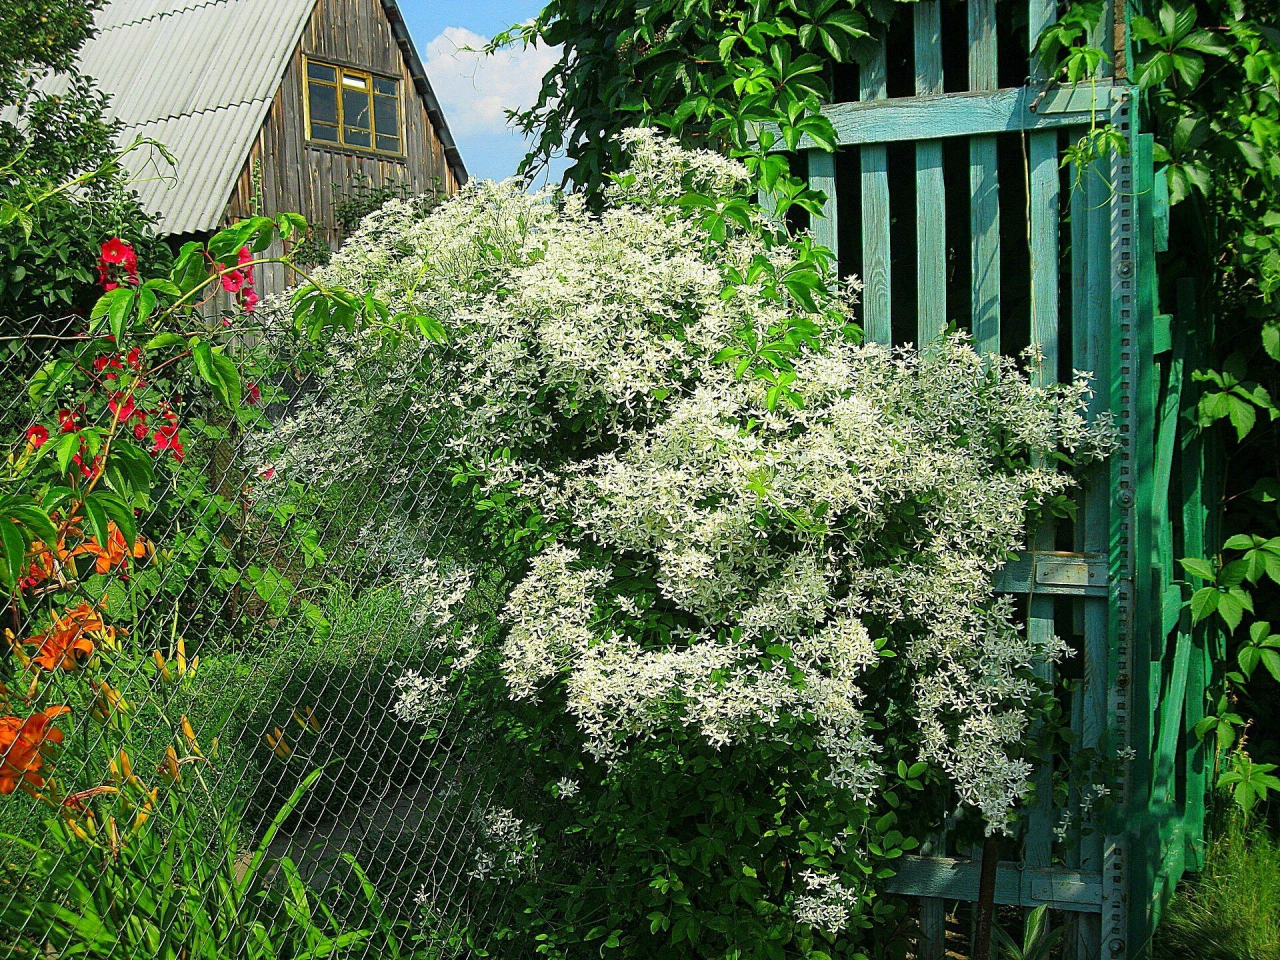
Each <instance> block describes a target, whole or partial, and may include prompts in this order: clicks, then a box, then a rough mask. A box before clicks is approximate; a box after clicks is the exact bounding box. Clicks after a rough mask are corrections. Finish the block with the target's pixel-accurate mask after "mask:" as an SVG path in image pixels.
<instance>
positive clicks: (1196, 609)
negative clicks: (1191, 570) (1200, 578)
mask: <svg viewBox="0 0 1280 960" xmlns="http://www.w3.org/2000/svg"><path fill="white" fill-rule="evenodd" d="M1222 596H1223V594H1222V593H1221V592H1220V591H1219V590H1218V588H1217V587H1202V588H1200V589H1199V590H1197V591H1196V592H1195V593H1193V594H1192V595H1191V619H1192V621H1193V622H1194V623H1200V622H1201V621H1203V620H1204V619H1205V618H1206V617H1208V616H1210V615H1211V614H1212V613H1213V612H1214V611H1215V610H1217V609H1218V603H1219V602H1220V600H1221V598H1222Z"/></svg>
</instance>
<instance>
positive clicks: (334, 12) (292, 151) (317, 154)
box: [226, 0, 458, 294]
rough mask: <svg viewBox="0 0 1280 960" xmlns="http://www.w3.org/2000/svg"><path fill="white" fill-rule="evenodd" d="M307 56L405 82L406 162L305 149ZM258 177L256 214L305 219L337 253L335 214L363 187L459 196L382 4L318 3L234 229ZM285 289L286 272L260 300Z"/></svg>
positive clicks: (256, 150) (230, 210)
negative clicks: (405, 188)
mask: <svg viewBox="0 0 1280 960" xmlns="http://www.w3.org/2000/svg"><path fill="white" fill-rule="evenodd" d="M304 56H309V57H313V58H315V59H317V60H326V61H329V62H333V63H338V64H344V65H347V66H352V67H357V68H360V69H363V70H369V71H371V72H374V73H382V74H386V75H388V76H395V77H399V78H400V102H401V111H402V115H403V124H404V132H405V139H404V145H405V156H404V158H402V159H400V158H393V157H384V156H375V155H371V154H361V153H357V152H354V151H351V150H347V149H344V148H337V147H329V146H321V145H317V144H313V143H308V142H307V131H306V115H305V112H304V106H303V97H304V87H303V75H304V68H303V57H304ZM255 169H260V170H261V199H262V209H261V210H260V211H256V212H261V213H265V214H267V215H275V214H277V213H281V212H283V211H286V210H288V211H295V212H298V213H301V214H302V215H303V216H305V217H306V218H307V220H308V221H309V222H310V223H312V224H313V225H315V226H316V227H317V229H318V230H319V231H320V234H321V236H322V237H323V238H324V239H325V240H326V241H328V242H329V243H330V245H331V246H333V245H336V243H337V242H338V241H339V240H340V236H339V231H338V229H337V224H336V222H335V220H334V208H335V206H336V205H337V204H338V203H340V202H341V201H342V200H343V199H344V198H345V197H347V196H348V195H349V194H350V192H351V189H352V187H353V186H354V185H355V184H356V183H358V182H361V180H363V181H364V182H366V183H369V184H371V185H373V186H382V185H385V184H389V183H402V184H408V185H409V187H411V188H412V190H413V192H414V193H428V192H432V191H441V190H443V191H444V192H445V193H446V194H449V195H451V194H454V193H456V192H457V191H458V182H457V180H456V178H455V177H454V175H453V173H452V171H450V169H449V165H448V163H447V162H446V160H445V155H444V146H443V144H441V142H440V139H439V138H438V137H437V135H436V133H435V131H434V129H433V127H432V124H431V120H430V118H429V117H428V115H427V110H426V106H425V105H424V104H423V102H422V99H421V97H419V96H418V94H417V92H416V91H415V90H414V85H413V77H412V76H411V75H410V73H409V68H408V65H407V64H406V63H405V61H404V57H403V56H402V55H401V53H400V49H399V47H397V45H396V41H395V38H394V36H393V35H392V32H391V24H390V22H389V21H388V20H387V18H386V15H385V14H384V12H383V9H382V4H381V3H380V2H379V0H318V2H317V3H316V9H315V12H314V13H313V14H312V16H311V22H310V23H309V24H308V25H307V27H306V29H305V31H304V32H303V35H302V39H301V41H300V42H299V44H298V47H297V49H295V50H294V53H293V56H292V58H291V59H290V61H289V66H288V68H287V70H286V72H285V75H284V80H283V82H282V83H281V84H280V89H279V90H278V91H277V92H276V96H275V99H274V100H273V101H272V104H271V108H270V110H269V111H268V113H267V119H266V122H265V123H264V124H263V126H262V130H261V131H260V132H259V134H258V138H257V139H256V140H255V141H254V145H253V149H252V151H251V152H250V154H249V158H248V160H247V161H246V162H245V166H244V169H243V170H242V171H241V174H240V177H239V179H238V181H237V183H236V187H235V190H234V192H233V193H232V196H231V200H230V203H229V204H228V206H227V213H226V221H227V222H228V223H231V222H234V221H235V220H238V219H241V218H243V217H247V216H252V215H253V214H254V213H255V210H254V197H255V194H256V193H257V189H258V188H257V185H256V184H255V182H254V181H255V173H254V171H255ZM286 285H288V284H287V282H286V278H285V277H284V275H283V270H282V269H280V268H271V269H269V270H267V271H266V276H264V277H262V278H261V279H260V280H259V284H258V286H259V292H260V293H266V294H269V293H276V292H279V291H280V290H282V289H284V287H285V286H286Z"/></svg>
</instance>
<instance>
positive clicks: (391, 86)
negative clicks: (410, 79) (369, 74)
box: [373, 77, 400, 97]
mask: <svg viewBox="0 0 1280 960" xmlns="http://www.w3.org/2000/svg"><path fill="white" fill-rule="evenodd" d="M399 86H400V84H399V83H397V82H396V81H395V80H384V79H383V78H382V77H374V78H373V92H374V93H380V94H383V95H384V96H388V97H394V96H395V95H396V94H397V93H399V92H400V91H399V89H398V88H399Z"/></svg>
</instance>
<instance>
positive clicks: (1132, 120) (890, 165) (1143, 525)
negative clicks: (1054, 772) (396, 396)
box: [807, 0, 1215, 960]
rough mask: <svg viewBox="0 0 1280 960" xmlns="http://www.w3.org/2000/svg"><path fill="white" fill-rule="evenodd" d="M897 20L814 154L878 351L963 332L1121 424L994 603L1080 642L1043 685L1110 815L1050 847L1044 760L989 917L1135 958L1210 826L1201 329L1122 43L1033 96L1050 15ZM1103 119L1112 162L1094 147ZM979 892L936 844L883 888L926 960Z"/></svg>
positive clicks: (1077, 807) (845, 78) (1106, 32)
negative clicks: (1170, 281) (1072, 78)
mask: <svg viewBox="0 0 1280 960" xmlns="http://www.w3.org/2000/svg"><path fill="white" fill-rule="evenodd" d="M1116 6H1117V7H1120V8H1121V9H1123V8H1124V7H1125V5H1124V4H1116ZM903 9H904V13H903V15H901V16H899V18H898V20H897V21H895V22H894V23H893V25H892V26H891V27H890V29H889V30H888V31H887V33H886V34H885V35H883V36H880V37H878V38H876V40H875V42H874V44H873V46H872V48H871V53H870V56H869V57H868V58H867V59H866V60H865V61H864V62H863V63H862V65H861V67H859V68H856V69H855V70H849V71H845V72H843V73H841V72H839V71H840V69H841V68H836V70H837V72H836V74H835V76H834V81H835V88H836V94H837V96H836V99H837V100H838V101H840V102H835V103H833V104H831V105H830V106H829V107H828V108H827V112H828V115H829V117H830V119H831V120H832V122H833V124H834V126H835V128H836V130H837V132H838V134H839V144H840V150H839V151H838V153H837V154H836V155H834V156H833V155H831V154H828V153H825V152H823V151H820V150H811V151H809V152H808V153H807V159H808V170H809V179H810V183H811V185H812V186H814V187H816V188H818V189H821V190H822V191H823V192H824V193H825V194H826V195H827V198H828V199H827V202H826V205H825V210H824V214H825V215H824V217H822V218H821V219H815V221H814V223H813V224H812V229H813V232H814V234H815V235H816V237H817V238H818V239H819V240H820V241H822V242H823V243H825V244H826V245H827V246H829V247H831V248H832V249H833V250H835V251H837V254H838V256H839V259H840V262H841V266H842V269H843V270H845V271H846V272H848V273H854V274H857V275H858V276H860V277H861V278H862V281H863V283H864V291H863V323H864V326H865V329H866V331H867V334H868V336H869V337H871V338H872V339H875V340H878V341H882V342H891V341H895V340H897V341H903V340H914V341H915V342H917V343H926V342H928V341H929V340H931V339H933V338H934V337H936V336H938V335H939V334H940V333H942V332H943V331H944V329H945V328H946V326H947V324H948V322H950V321H955V322H958V323H959V325H960V326H962V327H965V328H967V329H969V330H970V331H971V332H972V334H973V336H974V337H975V339H976V341H977V343H978V345H979V346H980V347H981V348H982V349H984V350H986V351H991V352H998V351H1001V350H1003V351H1004V352H1011V351H1016V350H1018V349H1019V348H1021V347H1024V346H1027V345H1032V344H1034V345H1035V346H1036V347H1037V348H1038V350H1039V351H1040V353H1041V354H1042V355H1043V357H1044V363H1043V364H1042V365H1041V366H1040V367H1039V371H1040V372H1039V373H1038V374H1037V375H1038V376H1039V377H1041V378H1051V377H1060V376H1071V371H1073V370H1082V371H1088V372H1090V373H1092V374H1093V376H1094V378H1095V389H1096V395H1095V398H1094V412H1095V414H1097V415H1099V416H1101V415H1104V414H1108V413H1109V414H1110V415H1111V416H1112V417H1114V419H1115V422H1116V425H1117V429H1118V434H1119V440H1120V446H1119V449H1118V450H1117V452H1116V453H1115V455H1114V456H1113V457H1112V458H1111V460H1110V461H1109V463H1108V464H1105V465H1103V466H1102V467H1100V468H1098V469H1097V470H1096V471H1095V472H1094V473H1093V474H1092V475H1091V476H1089V478H1088V479H1087V481H1086V489H1085V490H1084V494H1083V497H1082V502H1081V507H1080V512H1079V515H1078V517H1077V518H1076V520H1075V522H1074V523H1073V524H1071V525H1070V526H1069V527H1068V526H1067V525H1065V524H1064V525H1063V527H1062V528H1060V529H1057V530H1044V531H1040V532H1039V534H1038V535H1037V542H1036V543H1034V544H1029V545H1028V546H1029V549H1028V551H1027V552H1026V553H1024V554H1023V555H1022V556H1021V557H1020V558H1019V559H1018V560H1017V561H1016V562H1013V563H1011V564H1009V566H1008V567H1007V568H1006V570H1005V572H1004V575H1003V578H1002V582H1001V584H1000V586H1001V589H1002V590H1004V591H1006V592H1009V593H1014V594H1021V595H1023V596H1025V598H1026V599H1025V603H1026V614H1027V624H1028V629H1029V630H1031V631H1033V632H1036V633H1041V634H1047V633H1051V632H1055V631H1056V632H1057V634H1058V635H1059V636H1062V637H1064V638H1067V639H1070V641H1071V642H1072V644H1073V646H1074V647H1075V648H1076V656H1075V657H1073V658H1072V659H1071V660H1070V661H1069V662H1068V664H1067V665H1066V666H1065V667H1064V669H1063V676H1061V677H1058V678H1056V679H1057V681H1058V685H1059V690H1060V692H1061V694H1062V697H1063V700H1064V701H1065V702H1066V704H1067V706H1068V707H1069V710H1070V716H1071V724H1072V728H1073V731H1074V733H1075V735H1076V737H1077V738H1078V746H1077V748H1076V749H1089V750H1096V751H1100V752H1101V753H1102V754H1103V755H1105V756H1108V757H1111V758H1120V759H1121V763H1120V765H1119V766H1118V769H1121V770H1122V771H1123V773H1122V775H1121V778H1120V780H1119V782H1118V783H1117V782H1116V781H1114V780H1113V781H1112V783H1111V785H1110V786H1111V790H1112V794H1113V795H1112V796H1111V797H1110V798H1109V799H1110V801H1111V809H1110V811H1109V812H1107V813H1105V814H1103V815H1101V816H1085V817H1084V820H1085V822H1086V824H1087V826H1086V828H1085V829H1083V830H1075V829H1073V830H1072V834H1073V835H1070V836H1069V837H1068V839H1067V842H1064V841H1063V840H1062V838H1061V836H1060V835H1059V834H1057V833H1055V827H1057V826H1058V824H1059V823H1060V822H1061V818H1062V816H1063V814H1064V813H1071V812H1073V811H1074V812H1075V813H1079V812H1080V811H1081V810H1082V809H1087V808H1088V794H1089V793H1090V792H1091V790H1090V789H1089V788H1086V789H1085V791H1084V794H1083V795H1082V794H1081V793H1080V792H1076V793H1074V794H1073V795H1072V796H1071V797H1070V798H1068V799H1067V800H1065V802H1063V803H1059V804H1058V805H1055V804H1054V803H1053V801H1052V800H1051V799H1050V798H1049V797H1048V796H1047V794H1048V793H1049V792H1050V791H1049V790H1048V789H1047V784H1048V776H1049V768H1050V767H1051V766H1052V764H1054V763H1063V762H1065V761H1067V760H1068V759H1069V757H1065V756H1059V757H1056V758H1046V760H1045V765H1044V769H1043V770H1042V772H1041V774H1040V775H1039V778H1038V783H1039V784H1041V785H1043V786H1044V787H1045V789H1042V790H1040V791H1038V792H1039V794H1040V795H1041V799H1040V800H1039V801H1037V805H1036V806H1035V807H1034V808H1033V809H1032V810H1031V811H1030V814H1029V817H1028V824H1027V830H1026V833H1025V836H1024V837H1023V839H1022V842H1021V844H1020V848H1019V849H1017V851H1016V856H1017V859H1008V860H1003V861H1002V862H1001V864H1000V867H999V870H998V872H997V884H996V902H997V903H999V904H1006V905H1020V906H1023V907H1027V908H1030V907H1034V906H1037V905H1039V904H1048V905H1049V906H1050V908H1051V909H1052V910H1054V911H1055V914H1054V916H1055V918H1056V919H1055V920H1054V922H1055V923H1066V924H1068V925H1069V928H1070V929H1069V936H1068V953H1067V955H1068V956H1069V957H1072V958H1108V960H1116V958H1119V960H1124V958H1137V957H1142V956H1145V955H1146V952H1147V947H1148V944H1149V942H1150V937H1151V933H1152V930H1153V929H1154V925H1155V922H1156V920H1157V919H1158V914H1159V910H1160V907H1161V905H1162V904H1163V902H1164V901H1165V899H1166V898H1167V895H1168V894H1169V892H1170V891H1171V890H1172V887H1173V885H1174V884H1176V882H1177V880H1178V879H1179V877H1180V876H1181V874H1182V871H1183V870H1184V868H1185V867H1186V866H1187V865H1189V864H1191V863H1193V862H1194V861H1195V859H1196V858H1197V856H1198V854H1199V851H1200V848H1201V840H1202V829H1203V823H1204V796H1205V790H1206V776H1207V772H1206V769H1205V764H1206V757H1205V755H1204V752H1203V750H1202V749H1201V748H1200V747H1199V746H1198V745H1197V744H1196V742H1195V737H1194V734H1193V732H1192V728H1193V727H1194V725H1195V723H1196V722H1197V721H1198V720H1199V719H1200V718H1201V716H1202V715H1203V709H1204V696H1205V694H1204V691H1205V685H1206V677H1207V675H1208V671H1209V660H1208V656H1209V650H1208V645H1209V644H1211V643H1213V642H1215V641H1214V638H1212V637H1209V636H1207V635H1205V633H1204V631H1203V629H1196V630H1192V628H1191V626H1190V623H1189V620H1188V615H1187V613H1186V612H1185V609H1184V607H1185V604H1184V600H1185V599H1186V597H1185V594H1184V587H1183V586H1182V585H1180V584H1179V583H1177V582H1176V581H1177V579H1178V577H1179V571H1178V566H1177V563H1176V558H1177V557H1181V556H1187V555H1193V556H1199V555H1201V548H1202V545H1203V538H1204V536H1205V525H1206V523H1207V522H1208V521H1209V511H1208V510H1207V509H1206V504H1205V503H1204V502H1203V500H1202V497H1201V491H1202V489H1203V488H1204V470H1205V463H1204V457H1203V453H1202V451H1201V449H1200V445H1199V441H1198V440H1197V438H1196V437H1195V436H1194V435H1193V434H1192V433H1191V432H1190V431H1185V430H1184V429H1182V424H1183V423H1184V422H1185V421H1183V419H1182V418H1181V417H1180V412H1181V411H1182V410H1183V409H1185V408H1186V406H1187V405H1188V404H1189V403H1191V402H1194V398H1193V397H1192V396H1191V391H1192V389H1193V388H1192V386H1191V384H1190V377H1189V375H1188V374H1189V369H1190V367H1189V366H1188V364H1189V363H1193V362H1194V359H1193V358H1194V357H1195V356H1196V355H1197V338H1202V337H1205V336H1207V333H1206V331H1205V330H1204V329H1203V328H1202V327H1201V326H1200V325H1199V324H1198V322H1197V319H1196V318H1195V317H1193V316H1190V315H1181V316H1179V317H1177V319H1176V322H1175V321H1173V319H1172V318H1171V317H1170V316H1168V315H1166V314H1162V313H1161V312H1160V310H1159V305H1158V304H1157V302H1156V300H1157V297H1156V289H1157V284H1156V275H1155V256H1156V253H1157V252H1159V251H1160V250H1162V249H1163V247H1164V245H1166V244H1167V233H1168V219H1167V191H1166V190H1165V189H1164V180H1163V177H1162V176H1159V177H1157V176H1156V175H1155V173H1154V170H1153V161H1152V142H1151V138H1150V137H1149V136H1147V135H1144V134H1142V133H1141V132H1140V130H1139V128H1138V110H1137V107H1136V104H1135V95H1136V91H1135V89H1134V88H1133V87H1132V86H1131V85H1129V84H1128V83H1127V82H1126V78H1125V72H1124V64H1125V62H1126V53H1127V50H1126V46H1127V40H1126V24H1124V23H1123V22H1122V23H1120V24H1119V25H1118V27H1119V29H1115V27H1116V26H1117V25H1116V24H1114V23H1110V22H1108V23H1104V24H1102V26H1101V27H1100V29H1099V38H1109V39H1110V38H1115V39H1114V41H1112V42H1110V43H1108V46H1109V47H1111V48H1112V53H1113V55H1112V57H1111V62H1110V63H1108V64H1106V65H1105V66H1104V67H1103V69H1102V70H1101V71H1100V73H1099V75H1098V76H1097V77H1096V78H1094V79H1093V80H1091V81H1090V82H1088V83H1083V84H1079V85H1077V86H1074V87H1072V86H1062V85H1056V84H1050V83H1046V82H1044V81H1043V79H1042V78H1041V77H1040V75H1039V73H1038V70H1037V68H1036V66H1035V65H1034V64H1033V63H1032V58H1031V57H1030V56H1029V53H1028V51H1029V47H1030V44H1031V42H1032V38H1034V37H1036V36H1038V35H1039V33H1040V31H1041V29H1042V28H1043V27H1044V26H1046V25H1047V24H1049V23H1051V22H1052V21H1053V20H1054V19H1055V18H1056V16H1057V10H1056V3H1055V0H1009V2H1008V3H1006V0H999V3H998V4H997V0H961V2H947V3H946V4H944V3H943V2H941V0H921V2H919V3H917V4H915V5H913V6H910V7H906V8H903ZM842 87H843V88H844V89H843V90H842V89H841V88H842ZM1107 124H1110V125H1111V126H1112V127H1114V129H1115V130H1116V131H1118V132H1119V134H1120V135H1121V136H1122V137H1123V138H1124V141H1125V142H1126V143H1127V145H1128V149H1127V150H1117V149H1106V150H1098V149H1089V148H1088V144H1089V143H1090V142H1091V141H1090V139H1089V134H1090V131H1091V130H1098V129H1101V128H1103V127H1105V126H1106V125H1107ZM1082 138H1083V139H1082ZM913 198H914V199H913ZM913 221H914V223H913ZM966 261H967V262H966ZM1187 302H1188V303H1189V302H1190V300H1189V298H1187ZM1128 758H1132V759H1131V760H1130V759H1128ZM1014 854H1015V849H1014V846H1013V845H1012V844H1009V845H1007V847H1006V849H1005V851H1004V855H1005V856H1011V855H1014ZM978 876H979V863H978V860H977V859H976V854H975V853H973V852H972V851H965V850H958V849H955V848H954V844H949V843H948V841H947V836H946V831H945V828H944V829H941V830H940V832H939V834H938V837H937V838H936V840H935V842H934V843H933V844H931V845H930V854H929V855H927V856H922V857H916V858H907V859H906V860H905V862H904V863H903V866H902V869H901V871H900V872H899V874H898V877H897V878H896V881H895V890H896V891H897V892H899V893H901V894H905V895H908V896H912V897H917V898H919V900H918V903H919V913H918V916H919V921H920V935H919V943H918V949H917V956H919V957H921V958H923V960H935V958H937V960H940V958H942V957H943V956H944V953H945V952H946V949H947V948H948V945H947V943H946V916H947V910H946V906H947V904H949V903H955V902H959V903H964V902H966V901H967V902H973V901H976V900H977V897H978Z"/></svg>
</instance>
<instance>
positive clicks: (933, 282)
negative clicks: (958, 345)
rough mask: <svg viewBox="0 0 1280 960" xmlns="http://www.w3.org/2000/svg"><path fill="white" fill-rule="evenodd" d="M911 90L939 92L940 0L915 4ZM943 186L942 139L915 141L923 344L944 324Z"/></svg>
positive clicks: (920, 340)
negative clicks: (913, 80)
mask: <svg viewBox="0 0 1280 960" xmlns="http://www.w3.org/2000/svg"><path fill="white" fill-rule="evenodd" d="M914 14H915V70H916V93H917V94H922V95H928V94H941V93H942V3H941V0H920V2H919V3H917V4H916V6H915V10H914ZM946 209H947V201H946V187H945V185H944V183H943V175H942V144H941V143H940V142H938V141H936V140H926V141H923V142H921V143H917V144H916V282H917V283H918V285H919V295H918V298H917V309H918V311H919V316H918V318H917V322H916V337H917V342H918V343H919V344H920V345H921V346H923V345H924V344H927V343H929V342H931V341H932V340H934V339H936V338H937V337H938V336H940V335H941V334H942V331H943V330H944V329H945V328H946V325H947V236H946V215H945V211H946Z"/></svg>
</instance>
